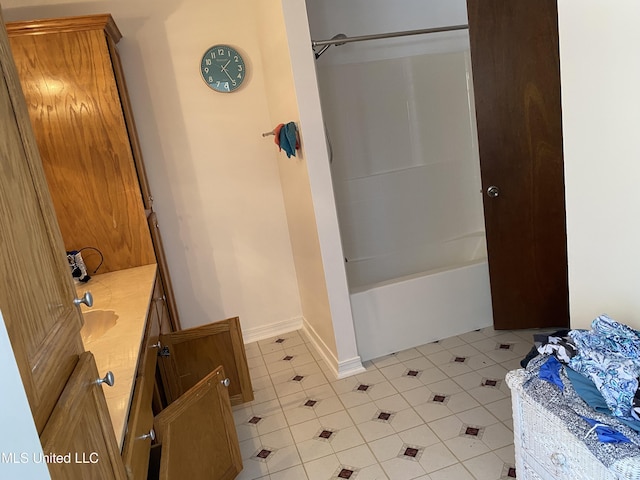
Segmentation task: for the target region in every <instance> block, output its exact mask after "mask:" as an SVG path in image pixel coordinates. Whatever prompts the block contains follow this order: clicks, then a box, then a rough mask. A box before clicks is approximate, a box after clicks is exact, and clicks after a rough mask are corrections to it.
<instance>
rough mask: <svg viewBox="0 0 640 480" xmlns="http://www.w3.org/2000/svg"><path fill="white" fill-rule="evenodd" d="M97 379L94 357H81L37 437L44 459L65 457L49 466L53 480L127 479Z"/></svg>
mask: <svg viewBox="0 0 640 480" xmlns="http://www.w3.org/2000/svg"><path fill="white" fill-rule="evenodd" d="M98 378H99V376H98V369H97V367H96V362H95V359H94V357H93V354H92V353H91V352H85V353H83V354H82V355H81V356H80V359H79V360H78V365H77V366H76V368H75V370H74V371H73V374H72V375H71V378H69V382H68V383H67V385H66V387H65V389H64V391H63V392H62V395H61V396H60V399H59V400H58V403H57V404H56V408H55V409H54V410H53V413H52V414H51V418H50V419H49V421H48V422H47V425H46V426H45V428H44V430H43V432H42V434H41V435H40V442H41V443H42V450H43V451H44V454H45V455H47V454H50V453H55V454H57V455H66V458H64V459H62V460H60V459H56V461H54V462H51V461H49V462H48V464H49V465H48V466H49V472H50V473H51V477H52V478H54V479H55V478H64V479H66V480H76V479H77V480H105V479H109V480H120V479H122V480H125V479H126V478H127V477H126V473H125V470H124V465H123V463H122V457H121V456H120V450H119V449H118V445H117V443H116V437H115V434H114V432H113V424H112V423H111V417H109V413H108V410H107V402H106V400H105V399H104V393H103V392H102V388H108V387H102V385H100V384H98V383H96V380H97V379H98Z"/></svg>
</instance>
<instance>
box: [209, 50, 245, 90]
mask: <svg viewBox="0 0 640 480" xmlns="http://www.w3.org/2000/svg"><path fill="white" fill-rule="evenodd" d="M200 73H201V74H202V79H203V80H204V81H205V83H206V84H207V85H209V87H211V88H213V89H214V90H215V91H216V92H226V93H229V92H233V91H234V90H237V89H238V88H240V85H242V82H243V81H244V77H245V75H246V73H247V72H246V69H245V65H244V60H243V59H242V56H241V55H240V54H239V53H238V52H237V51H236V50H235V49H234V48H231V47H230V46H228V45H214V46H213V47H211V48H210V49H209V50H207V51H206V52H205V54H204V55H203V56H202V61H201V62H200Z"/></svg>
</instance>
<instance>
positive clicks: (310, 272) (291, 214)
mask: <svg viewBox="0 0 640 480" xmlns="http://www.w3.org/2000/svg"><path fill="white" fill-rule="evenodd" d="M258 8H259V16H260V21H259V22H258V35H259V38H260V49H261V52H262V58H263V73H264V77H265V90H266V98H267V102H268V106H269V113H270V118H271V124H270V125H271V126H273V127H275V126H276V125H278V124H286V123H288V122H294V123H295V124H296V126H297V128H298V133H299V135H300V137H301V145H300V147H301V148H300V150H299V151H298V152H297V153H296V156H292V157H291V158H288V157H287V155H286V154H285V152H284V150H283V151H281V152H280V151H278V149H277V147H276V145H275V142H274V137H267V139H266V140H265V141H266V142H269V144H270V145H271V146H272V148H273V149H274V151H278V153H277V155H276V157H277V163H278V170H279V172H280V182H281V185H282V194H283V197H284V205H285V210H286V214H287V220H288V225H289V235H290V239H291V247H292V252H293V258H294V263H295V266H296V277H297V281H298V287H299V290H300V302H301V305H302V315H303V319H304V320H303V322H304V324H305V328H306V329H309V330H310V331H311V332H315V335H316V336H317V340H319V342H320V344H321V345H323V346H324V350H326V353H327V356H328V357H329V358H331V357H333V359H332V360H333V361H332V362H331V363H332V364H333V365H334V367H337V350H336V342H335V335H334V331H333V325H332V321H331V311H330V308H329V298H328V293H327V288H326V280H325V276H324V268H323V265H322V257H321V253H320V243H319V240H318V229H317V224H316V218H315V213H314V210H313V199H312V195H311V186H310V184H309V171H308V168H307V158H306V148H305V147H306V144H305V142H304V139H305V132H304V131H302V130H301V129H300V114H299V112H298V102H297V99H296V94H295V85H294V80H293V73H292V71H291V56H290V54H289V45H288V39H287V34H286V28H285V24H284V16H283V11H282V4H281V1H280V0H264V1H260V2H259V3H258Z"/></svg>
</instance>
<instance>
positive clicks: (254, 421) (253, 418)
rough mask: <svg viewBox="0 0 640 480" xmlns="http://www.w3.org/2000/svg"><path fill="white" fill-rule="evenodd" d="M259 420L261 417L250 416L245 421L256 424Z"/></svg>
mask: <svg viewBox="0 0 640 480" xmlns="http://www.w3.org/2000/svg"><path fill="white" fill-rule="evenodd" d="M260 420H262V418H261V417H251V418H250V419H249V421H248V422H247V423H251V424H253V425H257V424H258V422H259V421H260Z"/></svg>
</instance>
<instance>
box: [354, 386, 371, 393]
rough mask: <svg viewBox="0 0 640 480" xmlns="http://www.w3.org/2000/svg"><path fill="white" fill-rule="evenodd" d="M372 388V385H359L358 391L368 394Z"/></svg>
mask: <svg viewBox="0 0 640 480" xmlns="http://www.w3.org/2000/svg"><path fill="white" fill-rule="evenodd" d="M370 386H371V385H365V384H360V385H358V388H357V390H358V391H359V392H366V391H367V390H369V387H370Z"/></svg>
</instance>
